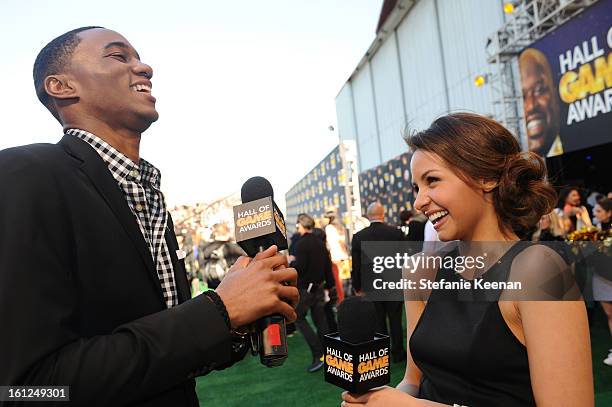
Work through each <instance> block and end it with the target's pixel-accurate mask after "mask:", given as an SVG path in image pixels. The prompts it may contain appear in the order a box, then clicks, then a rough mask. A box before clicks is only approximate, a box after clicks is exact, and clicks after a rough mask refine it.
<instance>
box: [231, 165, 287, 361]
mask: <svg viewBox="0 0 612 407" xmlns="http://www.w3.org/2000/svg"><path fill="white" fill-rule="evenodd" d="M240 195H241V198H242V205H238V206H234V221H235V231H236V242H237V243H238V244H239V245H240V247H242V249H243V250H244V251H245V252H246V254H247V255H248V256H249V257H254V256H255V255H256V254H257V253H259V252H262V251H264V250H266V249H267V248H268V247H270V246H272V245H276V246H277V247H278V250H279V251H280V250H284V249H287V247H288V245H287V231H286V228H285V219H284V217H283V214H282V213H281V211H280V210H279V209H278V207H277V206H276V204H275V203H274V190H273V189H272V185H271V184H270V182H268V180H267V179H265V178H263V177H253V178H249V179H248V180H247V181H246V182H245V183H244V185H242V189H241V191H240ZM256 327H257V330H256V337H251V346H252V348H253V352H254V353H257V352H259V358H260V361H261V363H262V364H264V365H265V366H268V367H275V366H280V365H282V364H283V363H284V362H285V359H287V354H288V351H287V328H286V322H285V317H283V316H282V315H279V314H274V315H269V316H267V317H264V318H261V319H259V320H258V321H257V322H256Z"/></svg>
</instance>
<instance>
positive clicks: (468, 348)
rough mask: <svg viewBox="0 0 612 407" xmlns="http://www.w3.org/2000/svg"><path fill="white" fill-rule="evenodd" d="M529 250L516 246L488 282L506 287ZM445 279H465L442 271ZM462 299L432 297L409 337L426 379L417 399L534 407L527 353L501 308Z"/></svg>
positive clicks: (448, 294) (454, 294) (443, 294)
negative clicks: (513, 267) (514, 263)
mask: <svg viewBox="0 0 612 407" xmlns="http://www.w3.org/2000/svg"><path fill="white" fill-rule="evenodd" d="M522 243H524V242H522ZM526 247H527V245H525V244H521V242H519V243H516V244H514V245H513V246H512V247H511V248H510V249H509V250H508V251H507V252H506V253H505V254H504V255H503V256H502V257H501V258H500V260H499V261H498V262H497V263H496V264H495V265H494V266H493V267H491V268H490V269H489V270H487V271H486V273H485V274H484V275H483V276H482V278H483V279H484V281H507V279H508V274H509V272H510V266H511V264H512V260H513V259H514V257H515V256H516V255H517V254H518V253H519V252H520V251H521V250H522V249H524V248H526ZM454 254H455V255H456V254H457V252H456V251H455V252H454ZM442 278H443V279H445V281H458V279H461V278H462V277H461V276H460V275H458V274H456V273H455V272H454V270H448V269H440V270H439V271H438V273H437V275H436V281H439V280H440V279H442ZM473 294H474V295H475V296H476V298H478V293H473ZM460 295H462V294H460V293H459V292H458V291H456V290H454V291H453V290H448V291H445V290H437V291H432V293H431V295H430V297H429V300H428V302H427V305H426V306H425V309H424V310H423V314H422V315H421V319H420V320H419V322H418V323H417V326H416V328H415V330H414V332H413V333H412V336H411V337H410V341H409V347H410V352H411V355H412V358H413V360H414V362H415V363H416V365H417V366H418V367H419V369H420V370H421V372H422V373H423V375H422V378H421V384H420V388H419V395H418V397H419V398H423V399H427V400H432V401H437V402H440V403H445V404H450V405H453V404H454V403H457V404H460V405H466V406H469V407H478V406H486V407H491V406H504V407H505V406H508V407H509V406H517V407H518V406H521V407H525V406H535V405H536V404H535V400H534V397H533V391H532V388H531V380H530V376H529V361H528V359H527V349H526V348H525V346H524V345H523V344H521V343H520V342H519V341H518V339H516V337H515V336H514V334H512V331H510V328H508V326H507V325H506V322H505V321H504V318H503V316H502V314H501V311H500V309H499V306H498V303H497V302H496V301H487V302H485V301H464V300H460V299H459V298H460ZM488 298H490V297H488ZM497 298H499V295H498V296H497Z"/></svg>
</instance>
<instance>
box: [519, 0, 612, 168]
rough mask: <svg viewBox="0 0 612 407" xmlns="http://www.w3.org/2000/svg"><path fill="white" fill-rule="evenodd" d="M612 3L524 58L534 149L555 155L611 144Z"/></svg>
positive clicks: (521, 62) (551, 37)
mask: <svg viewBox="0 0 612 407" xmlns="http://www.w3.org/2000/svg"><path fill="white" fill-rule="evenodd" d="M611 50H612V0H600V1H599V2H597V3H595V4H594V5H593V6H591V7H589V8H588V9H586V10H584V11H583V12H582V13H580V14H578V15H577V16H576V17H574V18H573V19H571V20H570V21H568V22H566V23H565V24H563V25H561V26H559V27H558V28H556V29H555V30H554V31H552V32H551V33H549V34H548V35H546V36H545V37H543V38H542V39H540V40H538V41H536V42H534V43H533V44H531V45H530V46H529V47H528V48H526V49H524V50H523V51H522V52H521V55H520V56H519V69H520V73H521V88H522V92H523V107H524V114H525V124H526V130H527V140H528V144H529V150H531V151H535V152H537V153H539V154H540V155H542V156H545V157H553V156H557V155H561V154H563V153H567V152H570V151H576V150H580V149H583V148H587V147H592V146H596V145H600V144H604V143H609V142H612V52H611Z"/></svg>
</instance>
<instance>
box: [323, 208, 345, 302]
mask: <svg viewBox="0 0 612 407" xmlns="http://www.w3.org/2000/svg"><path fill="white" fill-rule="evenodd" d="M324 216H325V218H326V219H327V221H328V223H327V225H326V226H325V234H326V235H327V247H328V249H329V252H330V253H331V259H332V272H333V274H334V279H335V280H336V291H337V293H338V303H341V302H342V300H343V299H344V297H345V296H348V295H350V291H349V290H348V288H350V287H349V286H348V285H349V284H350V279H351V274H350V273H351V267H350V265H349V254H348V246H347V244H346V229H345V228H344V225H342V222H340V219H339V218H338V209H336V207H335V206H330V207H327V208H326V209H325V215H324ZM345 286H346V288H347V290H345Z"/></svg>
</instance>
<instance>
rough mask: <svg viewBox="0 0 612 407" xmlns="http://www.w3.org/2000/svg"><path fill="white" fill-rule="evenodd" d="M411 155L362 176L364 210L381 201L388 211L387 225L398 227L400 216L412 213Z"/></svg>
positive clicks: (386, 214)
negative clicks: (400, 214) (406, 210)
mask: <svg viewBox="0 0 612 407" xmlns="http://www.w3.org/2000/svg"><path fill="white" fill-rule="evenodd" d="M410 157H411V154H410V153H404V154H402V155H400V156H398V157H396V158H393V159H391V160H389V161H387V162H385V163H383V164H381V165H379V166H377V167H374V168H371V169H369V170H367V171H364V172H362V173H361V174H359V191H360V196H361V208H362V211H363V212H364V215H365V210H366V209H367V207H368V205H369V204H371V203H372V202H376V201H379V202H380V203H381V204H382V205H383V207H384V208H385V219H386V220H385V221H386V222H387V223H390V224H394V225H397V224H399V216H398V215H399V212H400V211H401V210H402V209H403V208H406V209H411V208H412V206H411V202H412V201H413V196H412V183H411V177H410Z"/></svg>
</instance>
